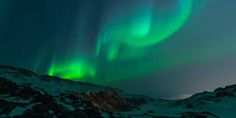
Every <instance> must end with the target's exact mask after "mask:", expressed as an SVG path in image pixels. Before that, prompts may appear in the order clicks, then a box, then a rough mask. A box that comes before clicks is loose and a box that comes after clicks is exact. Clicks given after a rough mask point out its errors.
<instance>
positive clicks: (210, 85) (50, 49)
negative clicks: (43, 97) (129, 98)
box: [0, 0, 236, 98]
mask: <svg viewBox="0 0 236 118" xmlns="http://www.w3.org/2000/svg"><path fill="white" fill-rule="evenodd" d="M235 4H236V1H235V0H226V1H223V0H1V1H0V55H1V56H0V64H2V65H11V66H16V67H21V68H26V69H29V70H32V71H34V72H37V73H39V74H48V75H51V76H59V77H62V78H64V79H70V80H75V81H86V82H92V83H95V84H102V85H108V86H111V87H117V88H122V89H124V90H126V91H129V92H134V93H139V94H146V95H150V96H154V97H165V98H182V97H187V96H189V95H191V94H193V93H195V92H200V91H203V90H212V89H214V88H217V87H219V86H224V85H229V84H234V83H236V78H235V77H236V72H235V70H236V61H235V60H236V23H235V21H236V14H235V11H236V8H235Z"/></svg>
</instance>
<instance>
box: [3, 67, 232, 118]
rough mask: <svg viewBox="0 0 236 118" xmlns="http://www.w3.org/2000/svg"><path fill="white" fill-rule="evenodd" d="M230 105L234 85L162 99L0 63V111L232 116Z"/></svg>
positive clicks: (73, 116)
mask: <svg viewBox="0 0 236 118" xmlns="http://www.w3.org/2000/svg"><path fill="white" fill-rule="evenodd" d="M235 111H236V85H232V86H227V87H225V88H218V89H216V90H215V91H214V92H203V93H198V94H195V95H193V96H192V97H190V98H187V99H183V100H163V99H153V98H150V97H147V96H142V95H133V94H128V93H125V92H124V91H122V90H119V89H115V88H110V87H104V86H98V85H94V84H90V83H82V82H73V81H69V80H63V79H60V78H57V77H50V76H40V75H37V74H36V73H33V72H31V71H28V70H25V69H19V68H15V67H10V66H0V117H22V118H25V117H29V118H35V117H43V118H44V117H46V118H47V117H49V118H51V117H63V118H77V117H79V118H99V117H115V118H120V117H121V118H123V117H131V118H133V117H134V118H136V117H140V118H143V117H144V118H146V117H147V118H149V117H150V118H152V117H157V118H179V117H180V118H236V112H235Z"/></svg>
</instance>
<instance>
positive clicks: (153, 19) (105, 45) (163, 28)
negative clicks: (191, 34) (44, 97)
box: [49, 0, 193, 82]
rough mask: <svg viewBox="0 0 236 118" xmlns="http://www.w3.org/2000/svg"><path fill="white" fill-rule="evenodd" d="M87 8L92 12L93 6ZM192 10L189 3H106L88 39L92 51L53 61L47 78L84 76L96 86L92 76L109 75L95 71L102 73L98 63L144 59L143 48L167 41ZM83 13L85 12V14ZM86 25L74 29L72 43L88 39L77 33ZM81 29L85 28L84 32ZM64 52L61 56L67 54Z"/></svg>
mask: <svg viewBox="0 0 236 118" xmlns="http://www.w3.org/2000/svg"><path fill="white" fill-rule="evenodd" d="M87 4H88V6H90V8H92V4H93V2H91V3H90V4H89V3H87ZM192 6H193V1H192V0H187V1H185V0H175V1H172V2H170V1H169V2H167V1H166V2H164V1H157V0H147V1H145V2H144V1H141V0H133V1H128V2H127V1H122V0H121V1H106V6H105V8H104V9H103V10H101V11H102V12H101V13H99V14H100V16H99V17H98V18H99V19H101V22H100V23H99V24H97V25H98V28H97V30H98V31H97V34H94V35H96V36H94V37H93V38H94V39H92V40H96V42H95V45H94V47H92V48H93V49H94V50H92V54H90V55H87V54H85V55H86V56H85V57H81V55H80V54H79V53H78V54H77V51H75V53H72V54H69V55H68V59H65V60H63V59H61V58H60V57H56V58H55V60H53V61H52V64H51V65H50V69H49V74H50V75H55V76H60V77H63V78H67V79H74V80H77V79H78V80H79V79H81V78H82V79H83V78H84V77H86V76H87V77H92V78H95V80H92V81H94V82H97V81H98V80H97V79H96V76H103V77H102V78H104V74H108V75H109V73H102V75H101V74H100V73H101V72H103V70H99V69H103V64H101V62H102V63H110V64H113V63H116V62H121V63H122V62H126V61H132V60H134V59H137V58H140V57H142V56H145V52H146V51H147V50H146V48H148V47H149V46H151V45H156V44H158V43H160V42H162V41H164V40H167V39H168V37H170V36H171V35H172V34H174V33H175V32H177V31H178V30H179V29H181V27H182V26H183V25H184V23H185V22H186V21H187V20H188V17H189V16H190V13H191V10H192ZM88 11H90V9H89V10H88ZM85 13H87V12H86V11H85ZM88 13H89V12H88ZM92 13H93V12H92ZM82 14H84V13H82ZM87 15H89V14H87ZM85 17H86V15H85ZM92 17H93V16H92ZM83 20H84V17H79V18H78V22H79V21H81V22H83ZM89 24H90V23H89ZM86 25H88V24H86V22H85V24H83V25H82V24H79V25H78V38H75V39H74V40H86V39H88V38H90V37H86V35H85V34H84V33H81V32H83V31H84V30H86V28H89V26H87V27H86ZM81 26H84V27H86V28H85V29H84V27H81ZM79 45H80V44H78V45H75V48H77V47H78V49H77V50H80V48H79V47H80V46H79ZM82 50H83V49H82ZM68 52H69V51H68ZM68 52H67V51H66V52H65V53H66V54H68ZM71 55H72V56H71ZM88 60H89V61H88ZM105 65H106V64H105ZM101 67H102V68H101ZM109 68H110V67H109ZM109 68H108V69H109ZM132 68H134V67H132V66H131V68H130V69H132ZM112 69H114V71H119V72H120V70H119V69H117V70H116V66H114V67H112ZM153 69H155V67H154V68H153ZM143 70H144V72H145V71H146V70H147V69H146V68H143ZM150 70H152V69H150ZM150 70H148V71H150ZM106 71H107V70H106ZM119 72H118V73H117V74H118V75H117V76H119V75H120V74H125V75H127V73H123V72H122V73H119ZM135 73H136V72H135ZM105 76H106V75H105ZM130 76H131V77H132V76H135V74H133V72H131V73H130V74H128V75H127V76H123V77H122V76H120V77H116V79H117V80H119V79H125V78H128V77H130ZM116 79H114V80H116ZM99 81H100V82H101V81H102V82H103V81H104V82H106V81H107V80H106V78H105V79H102V80H99ZM108 81H111V79H109V80H108ZM112 81H113V80H112Z"/></svg>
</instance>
